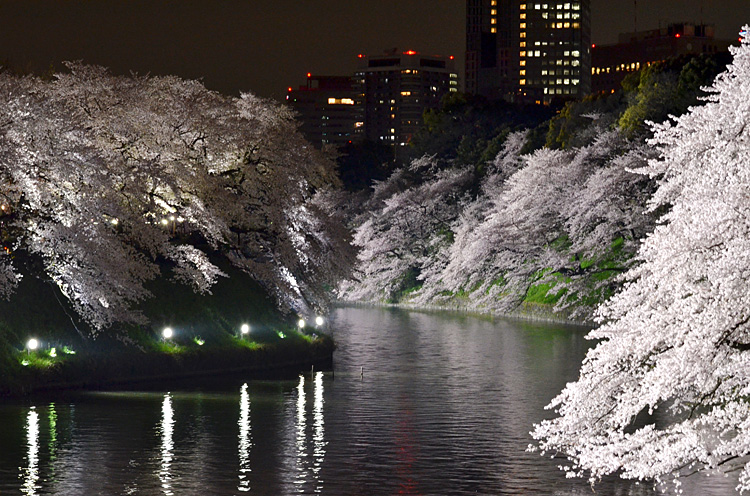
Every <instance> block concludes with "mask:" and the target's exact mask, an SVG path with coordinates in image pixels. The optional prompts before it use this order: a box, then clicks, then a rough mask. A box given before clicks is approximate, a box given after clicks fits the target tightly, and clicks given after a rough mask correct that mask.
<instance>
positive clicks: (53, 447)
mask: <svg viewBox="0 0 750 496" xmlns="http://www.w3.org/2000/svg"><path fill="white" fill-rule="evenodd" d="M48 413H49V458H50V461H55V458H57V410H55V404H54V403H50V404H49V412H48Z"/></svg>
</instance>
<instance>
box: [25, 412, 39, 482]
mask: <svg viewBox="0 0 750 496" xmlns="http://www.w3.org/2000/svg"><path fill="white" fill-rule="evenodd" d="M26 445H27V447H28V449H29V450H28V453H27V456H26V458H27V462H28V466H27V467H26V469H25V470H24V471H23V479H24V482H23V487H22V488H21V492H22V493H23V494H27V495H35V494H37V492H36V490H37V489H38V486H37V482H38V481H39V414H38V413H37V412H36V407H33V406H32V407H31V409H30V410H29V413H28V415H27V416H26Z"/></svg>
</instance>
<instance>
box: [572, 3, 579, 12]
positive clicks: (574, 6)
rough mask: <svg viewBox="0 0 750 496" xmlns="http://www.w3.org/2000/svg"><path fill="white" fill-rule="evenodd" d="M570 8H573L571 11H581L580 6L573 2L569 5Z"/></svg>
mask: <svg viewBox="0 0 750 496" xmlns="http://www.w3.org/2000/svg"><path fill="white" fill-rule="evenodd" d="M571 7H572V8H573V10H581V4H580V3H578V2H573V3H572V4H571Z"/></svg>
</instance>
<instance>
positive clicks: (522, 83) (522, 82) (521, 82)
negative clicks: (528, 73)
mask: <svg viewBox="0 0 750 496" xmlns="http://www.w3.org/2000/svg"><path fill="white" fill-rule="evenodd" d="M518 84H520V85H524V84H526V80H525V79H521V80H520V81H519V82H518Z"/></svg>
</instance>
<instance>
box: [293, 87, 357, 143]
mask: <svg viewBox="0 0 750 496" xmlns="http://www.w3.org/2000/svg"><path fill="white" fill-rule="evenodd" d="M355 98H356V93H355V91H354V86H353V80H352V78H351V77H348V76H314V75H312V74H308V75H307V81H306V84H305V86H300V87H299V88H298V89H296V90H295V89H293V88H291V87H290V88H288V91H287V95H286V101H287V103H288V104H289V105H290V106H291V107H292V108H293V109H294V110H296V111H297V114H298V119H299V121H300V123H301V124H300V132H302V134H303V135H304V136H305V138H307V140H308V141H310V142H311V143H312V144H313V145H314V146H315V147H317V148H320V147H321V146H323V145H346V144H347V143H351V142H352V140H353V139H355V136H354V134H355V133H354V131H355V127H354V126H355V123H356V122H357V121H358V115H359V111H358V110H357V107H356V100H355Z"/></svg>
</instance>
